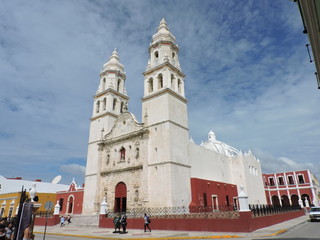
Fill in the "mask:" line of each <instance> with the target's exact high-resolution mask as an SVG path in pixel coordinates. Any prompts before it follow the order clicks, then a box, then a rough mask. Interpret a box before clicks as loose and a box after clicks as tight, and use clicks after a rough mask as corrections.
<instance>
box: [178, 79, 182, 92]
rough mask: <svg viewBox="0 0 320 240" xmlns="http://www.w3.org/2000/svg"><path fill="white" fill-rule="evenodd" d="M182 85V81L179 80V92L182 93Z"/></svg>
mask: <svg viewBox="0 0 320 240" xmlns="http://www.w3.org/2000/svg"><path fill="white" fill-rule="evenodd" d="M181 85H182V82H181V80H180V79H178V92H179V93H181Z"/></svg>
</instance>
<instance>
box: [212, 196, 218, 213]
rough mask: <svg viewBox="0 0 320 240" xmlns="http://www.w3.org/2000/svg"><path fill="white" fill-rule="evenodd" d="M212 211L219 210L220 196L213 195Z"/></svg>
mask: <svg viewBox="0 0 320 240" xmlns="http://www.w3.org/2000/svg"><path fill="white" fill-rule="evenodd" d="M212 209H213V210H218V196H217V195H212Z"/></svg>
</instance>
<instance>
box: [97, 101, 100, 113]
mask: <svg viewBox="0 0 320 240" xmlns="http://www.w3.org/2000/svg"><path fill="white" fill-rule="evenodd" d="M99 111H100V101H99V100H98V102H97V105H96V113H99Z"/></svg>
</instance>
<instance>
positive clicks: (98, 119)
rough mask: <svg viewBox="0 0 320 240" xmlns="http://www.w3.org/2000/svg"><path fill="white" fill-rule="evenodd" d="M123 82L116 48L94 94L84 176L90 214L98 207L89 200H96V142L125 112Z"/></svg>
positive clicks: (85, 212) (85, 199)
mask: <svg viewBox="0 0 320 240" xmlns="http://www.w3.org/2000/svg"><path fill="white" fill-rule="evenodd" d="M125 81H126V74H125V72H124V67H123V65H122V64H121V63H120V61H119V56H118V53H117V50H116V49H115V50H114V51H113V52H112V55H111V56H110V57H109V61H108V62H106V63H105V64H104V65H103V69H102V71H101V72H100V82H99V86H98V90H97V91H96V94H95V95H94V96H93V102H94V103H93V112H92V117H91V119H90V131H89V143H88V154H87V166H86V176H85V186H86V187H85V192H84V205H83V212H84V214H92V213H93V212H96V211H97V210H98V205H99V203H94V202H92V199H95V195H96V188H97V180H98V176H97V172H98V169H97V168H98V166H99V162H98V155H99V150H98V142H99V141H100V140H101V138H102V136H103V135H104V134H107V133H108V132H109V131H110V130H111V128H112V127H113V125H114V122H115V121H116V119H117V118H118V117H119V115H120V114H121V113H123V112H125V111H127V105H128V100H129V97H128V96H127V93H126V88H125Z"/></svg>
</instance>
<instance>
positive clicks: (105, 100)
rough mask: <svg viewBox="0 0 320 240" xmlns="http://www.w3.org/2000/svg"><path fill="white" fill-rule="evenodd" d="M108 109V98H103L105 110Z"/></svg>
mask: <svg viewBox="0 0 320 240" xmlns="http://www.w3.org/2000/svg"><path fill="white" fill-rule="evenodd" d="M106 109H107V98H104V99H103V110H106Z"/></svg>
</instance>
